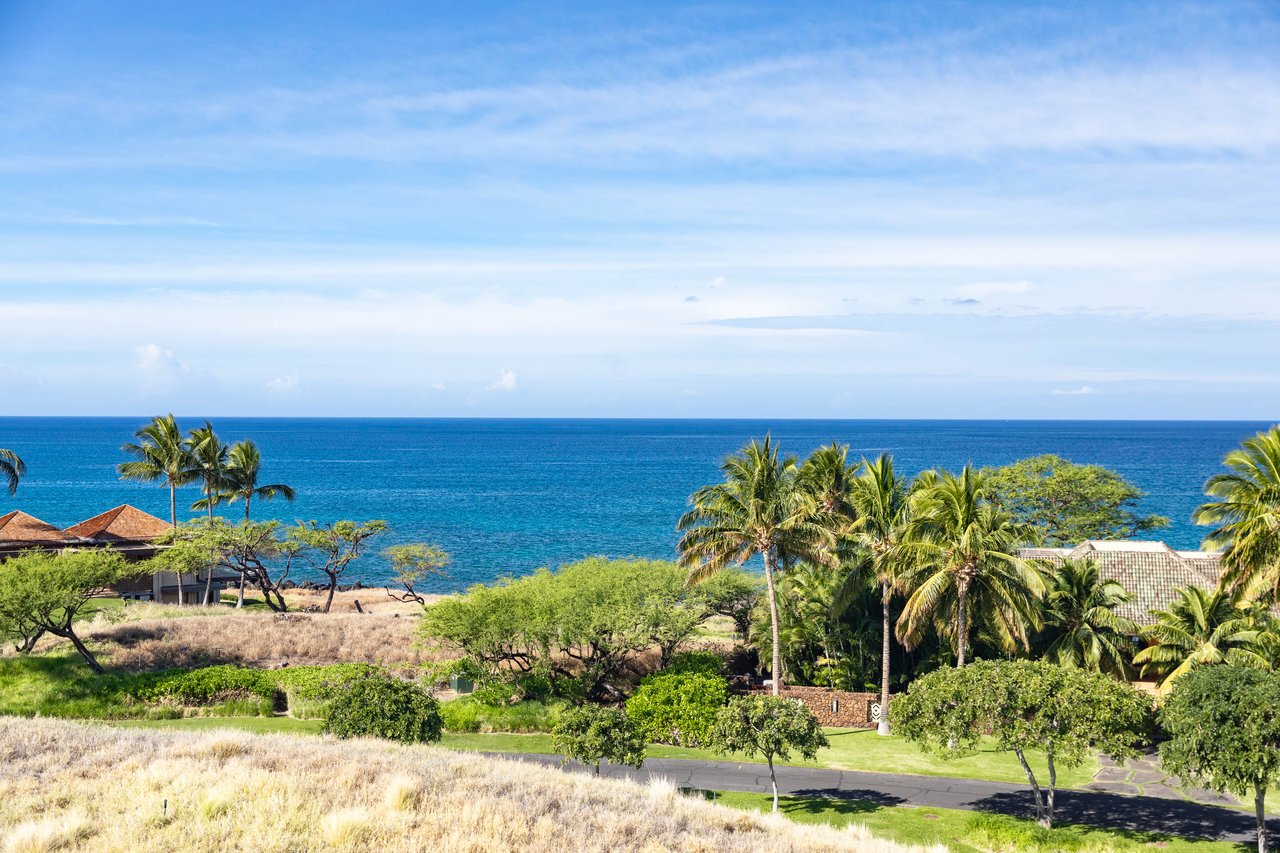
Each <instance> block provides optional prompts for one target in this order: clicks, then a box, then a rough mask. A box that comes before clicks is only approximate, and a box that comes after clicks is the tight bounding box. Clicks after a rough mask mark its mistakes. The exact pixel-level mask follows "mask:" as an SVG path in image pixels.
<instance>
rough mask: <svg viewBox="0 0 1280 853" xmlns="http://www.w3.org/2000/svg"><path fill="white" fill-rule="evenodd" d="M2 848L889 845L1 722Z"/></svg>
mask: <svg viewBox="0 0 1280 853" xmlns="http://www.w3.org/2000/svg"><path fill="white" fill-rule="evenodd" d="M0 757H3V761H0V849H3V850H4V851H6V853H50V851H55V850H71V849H75V850H88V851H134V850H171V851H184V853H185V851H225V850H255V851H297V850H348V851H361V850H370V851H402V850H403V851H409V850H414V851H417V850H436V851H458V853H461V851H476V853H479V851H504V850H521V851H561V850H565V851H568V850H574V851H579V850H581V851H614V850H618V851H663V850H673V851H674V850H679V851H708V853H710V851H762V850H769V851H773V850H777V851H864V853H873V851H875V852H876V853H879V851H883V853H891V851H907V850H918V849H921V848H910V847H904V846H901V845H897V844H893V843H890V842H885V841H880V840H877V839H875V838H872V837H871V836H870V835H869V834H868V833H867V832H866V831H865V830H863V829H861V828H853V829H845V830H835V829H830V828H827V827H817V826H799V825H796V824H793V823H790V822H789V821H787V820H786V819H785V818H777V819H774V818H767V817H763V816H759V815H755V814H751V813H747V812H739V811H733V810H731V809H728V808H724V807H721V806H717V805H714V804H712V803H708V802H705V801H702V800H695V799H690V798H686V797H683V796H680V795H679V794H678V792H677V791H676V790H675V789H674V788H673V787H672V786H671V785H670V784H669V783H666V782H662V781H657V782H655V783H652V784H650V785H649V786H647V787H646V786H641V785H637V784H634V783H625V782H616V781H611V780H600V779H595V778H593V777H590V776H586V775H580V774H567V773H562V772H560V771H557V770H554V769H548V768H540V767H535V766H530V765H525V764H519V763H515V762H506V761H501V760H496V759H487V758H480V757H477V756H474V755H463V754H458V753H452V752H448V751H446V750H442V749H436V748H432V747H405V746H399V745H395V744H390V743H387V742H382V741H372V740H363V741H348V742H337V741H333V740H330V739H326V738H316V737H307V738H299V737H287V736H281V735H273V736H257V737H255V736H247V735H241V736H238V735H234V734H231V733H229V732H216V733H209V734H191V733H175V732H154V731H138V730H122V729H113V728H108V727H105V726H99V725H83V724H75V723H64V722H58V721H52V720H25V719H13V718H0Z"/></svg>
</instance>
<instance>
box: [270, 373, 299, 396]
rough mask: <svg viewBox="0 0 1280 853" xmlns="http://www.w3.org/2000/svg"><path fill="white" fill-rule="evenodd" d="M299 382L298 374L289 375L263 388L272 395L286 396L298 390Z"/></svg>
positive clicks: (277, 378) (276, 379) (274, 380)
mask: <svg viewBox="0 0 1280 853" xmlns="http://www.w3.org/2000/svg"><path fill="white" fill-rule="evenodd" d="M299 381H300V380H299V379H298V374H296V373H289V374H287V375H285V376H277V377H276V378H275V379H272V380H271V381H270V382H268V383H267V384H266V385H264V386H263V388H265V389H266V390H267V391H268V392H270V393H272V394H286V393H288V392H290V391H295V390H297V388H298V385H299Z"/></svg>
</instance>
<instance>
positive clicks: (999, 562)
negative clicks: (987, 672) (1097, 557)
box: [897, 465, 1045, 666]
mask: <svg viewBox="0 0 1280 853" xmlns="http://www.w3.org/2000/svg"><path fill="white" fill-rule="evenodd" d="M925 483H926V485H925V486H924V487H923V488H922V489H919V490H918V491H917V492H916V493H915V494H914V495H913V497H912V505H911V520H910V521H909V522H908V523H907V528H906V532H905V537H904V541H903V542H902V544H901V545H900V546H899V547H898V549H897V550H898V553H899V554H900V555H901V558H902V561H903V565H904V572H903V575H902V576H901V577H900V578H899V586H900V587H901V588H903V589H910V590H911V595H910V597H909V598H908V599H907V603H906V606H905V607H904V608H903V611H902V616H901V617H900V618H899V619H898V638H899V639H901V640H902V641H903V642H904V643H905V644H907V645H908V647H911V646H914V645H916V644H917V643H919V641H920V640H921V638H922V637H923V635H924V633H925V630H926V629H927V628H928V627H929V626H930V625H933V626H934V627H935V628H937V630H938V631H939V633H941V634H942V635H944V636H950V637H951V638H952V639H953V641H954V642H955V646H956V665H957V666H964V664H965V660H966V653H967V650H968V642H969V635H970V633H971V632H972V630H973V628H974V624H975V622H977V623H978V624H979V625H980V626H981V627H982V628H983V629H985V631H986V632H988V633H989V634H990V635H991V636H992V637H993V638H994V639H995V641H996V642H997V643H998V644H999V645H1000V646H1001V648H1002V649H1004V650H1006V651H1009V652H1012V651H1014V650H1016V649H1017V648H1019V647H1021V648H1026V647H1027V646H1028V632H1029V629H1031V628H1033V627H1035V626H1036V624H1037V621H1038V614H1037V612H1036V602H1037V601H1038V600H1039V599H1040V597H1041V596H1043V595H1044V590H1045V583H1044V578H1043V576H1042V575H1041V572H1040V570H1039V569H1038V568H1037V567H1036V566H1033V565H1031V564H1030V563H1028V562H1027V561H1026V560H1023V559H1022V558H1020V557H1019V556H1018V554H1017V550H1018V547H1019V546H1020V545H1022V544H1023V543H1025V542H1029V541H1031V540H1032V538H1033V537H1034V536H1035V531H1034V529H1033V528H1032V527H1031V526H1030V525H1028V524H1022V523H1019V522H1017V521H1014V520H1013V518H1012V517H1011V516H1010V515H1009V514H1008V513H1006V512H1005V511H1004V510H1002V509H1000V507H999V506H997V505H995V504H993V503H991V502H989V501H988V500H987V499H986V494H985V490H984V488H983V483H982V476H981V475H980V474H979V473H978V472H977V471H975V470H974V469H973V466H971V465H966V466H965V468H964V470H963V471H962V472H961V473H960V474H959V476H957V475H955V474H951V473H949V472H942V473H941V474H939V475H937V476H936V477H927V478H926V479H925ZM975 615H976V616H977V619H976V620H975V618H974V617H975Z"/></svg>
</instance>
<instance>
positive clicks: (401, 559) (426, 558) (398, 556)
mask: <svg viewBox="0 0 1280 853" xmlns="http://www.w3.org/2000/svg"><path fill="white" fill-rule="evenodd" d="M382 556H384V557H386V558H387V560H388V561H389V562H390V563H391V572H392V574H393V576H394V577H395V579H396V581H397V582H398V583H399V584H400V585H401V586H402V587H404V589H405V591H404V592H400V593H396V592H392V591H391V590H390V589H388V590H387V595H389V596H391V597H392V598H394V599H396V600H397V601H403V602H405V603H406V604H407V603H409V602H411V601H412V602H415V603H417V604H426V603H427V600H426V599H425V598H423V597H422V595H421V594H420V593H419V592H418V590H417V586H418V584H420V583H422V582H424V581H427V580H430V579H431V578H433V577H439V578H442V577H446V576H447V575H448V574H449V573H448V572H447V571H445V566H447V565H449V553H448V552H447V551H445V550H444V549H443V548H440V547H437V546H435V545H432V544H431V543H429V542H414V543H410V544H408V545H392V546H391V547H390V548H387V549H386V550H384V551H383V552H382Z"/></svg>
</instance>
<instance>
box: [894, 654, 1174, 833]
mask: <svg viewBox="0 0 1280 853" xmlns="http://www.w3.org/2000/svg"><path fill="white" fill-rule="evenodd" d="M890 713H891V715H892V717H893V724H894V728H895V730H896V731H897V733H898V734H900V735H902V736H903V737H905V738H907V739H908V740H911V741H913V742H915V743H917V744H918V745H919V746H920V747H921V749H923V750H926V751H929V752H933V753H936V754H938V755H940V756H942V757H943V758H954V757H957V756H961V755H966V754H971V753H973V752H975V751H976V750H977V749H978V747H979V745H980V744H981V742H982V739H983V738H984V737H986V736H990V737H992V738H994V739H995V741H996V743H997V744H998V746H999V747H1000V748H1001V749H1007V750H1012V751H1013V753H1014V754H1015V755H1016V756H1017V757H1018V761H1019V763H1020V764H1021V765H1022V769H1023V772H1025V773H1026V774H1027V781H1028V782H1029V783H1030V784H1031V791H1032V798H1033V801H1034V804H1035V812H1036V820H1038V821H1039V822H1040V824H1041V825H1042V826H1045V827H1051V826H1052V825H1053V809H1054V795H1055V793H1056V788H1057V768H1058V767H1059V766H1064V767H1079V766H1080V765H1081V764H1083V763H1084V761H1085V760H1086V759H1088V758H1089V757H1090V756H1092V755H1093V753H1094V752H1098V751H1101V752H1105V753H1106V754H1107V755H1109V756H1111V757H1112V758H1115V759H1116V760H1118V761H1124V760H1125V759H1127V758H1129V757H1131V756H1133V755H1136V754H1137V748H1138V746H1140V745H1141V744H1142V743H1143V741H1144V740H1145V737H1146V734H1147V732H1148V730H1149V727H1150V726H1149V723H1150V714H1151V700H1150V699H1149V698H1148V697H1146V696H1145V695H1143V694H1142V693H1140V692H1139V691H1137V690H1135V689H1133V688H1132V687H1130V686H1128V685H1127V684H1122V683H1120V682H1118V681H1116V680H1115V679H1113V678H1111V677H1110V676H1107V675H1102V674H1100V673H1091V672H1084V671H1083V670H1078V669H1064V668H1063V667H1059V666H1054V665H1053V664H1049V663H1045V662H1043V661H1028V660H1018V661H976V662H974V663H972V664H970V665H969V666H963V667H955V668H946V669H940V670H936V671H934V672H931V673H929V674H928V675H926V676H924V677H922V678H919V679H917V680H916V681H915V682H913V683H912V685H911V688H910V689H909V690H908V691H907V693H905V694H904V695H902V696H899V697H898V698H897V699H895V700H894V701H893V705H892V706H891V708H890ZM1030 749H1042V750H1044V753H1045V758H1046V761H1047V764H1048V778H1047V779H1046V780H1044V783H1043V784H1042V782H1041V780H1039V779H1037V778H1036V775H1035V773H1034V772H1033V771H1032V769H1031V765H1030V764H1029V763H1028V762H1027V755H1026V753H1027V750H1030Z"/></svg>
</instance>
